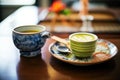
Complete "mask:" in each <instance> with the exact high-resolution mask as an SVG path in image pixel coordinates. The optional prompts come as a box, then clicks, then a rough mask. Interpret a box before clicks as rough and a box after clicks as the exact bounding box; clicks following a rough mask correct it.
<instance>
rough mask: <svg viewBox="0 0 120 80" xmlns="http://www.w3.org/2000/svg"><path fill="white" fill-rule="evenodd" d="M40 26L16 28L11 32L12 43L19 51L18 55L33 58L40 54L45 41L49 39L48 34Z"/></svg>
mask: <svg viewBox="0 0 120 80" xmlns="http://www.w3.org/2000/svg"><path fill="white" fill-rule="evenodd" d="M26 30H38V32H34V33H27V32H26V33H23V32H21V31H26ZM45 30H46V28H45V27H44V26H42V25H39V26H38V25H25V26H20V27H17V28H15V29H14V30H13V34H12V36H13V42H14V44H15V46H16V47H17V48H18V49H19V50H20V54H21V55H22V56H25V57H33V56H36V55H38V54H40V51H41V48H42V47H43V45H44V43H45V41H46V39H47V38H48V37H49V35H50V34H49V32H47V31H45Z"/></svg>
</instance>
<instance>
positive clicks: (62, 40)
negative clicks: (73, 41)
mask: <svg viewBox="0 0 120 80" xmlns="http://www.w3.org/2000/svg"><path fill="white" fill-rule="evenodd" d="M51 38H52V39H54V40H56V41H58V42H61V43H63V44H65V45H66V46H67V47H68V48H69V49H70V46H69V42H68V41H67V40H65V39H62V38H60V37H57V36H51Z"/></svg>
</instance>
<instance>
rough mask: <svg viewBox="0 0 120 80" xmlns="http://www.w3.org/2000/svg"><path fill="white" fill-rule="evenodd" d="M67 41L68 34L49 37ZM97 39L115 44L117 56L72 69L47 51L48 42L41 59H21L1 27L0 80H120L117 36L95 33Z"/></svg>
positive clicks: (9, 37)
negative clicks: (103, 61)
mask: <svg viewBox="0 0 120 80" xmlns="http://www.w3.org/2000/svg"><path fill="white" fill-rule="evenodd" d="M52 34H53V35H57V36H59V37H63V38H66V37H68V36H69V33H60V34H59V33H52ZM96 34H97V35H98V37H99V38H102V39H106V40H109V41H111V42H112V43H114V44H115V45H116V46H117V48H118V53H117V55H116V56H115V57H114V58H113V59H111V60H109V61H107V62H105V63H101V64H97V65H92V66H74V65H71V64H68V63H64V62H62V61H60V60H58V59H56V58H54V57H53V56H51V54H50V52H49V51H48V48H49V45H50V44H51V43H52V42H54V41H53V40H51V39H50V38H48V39H47V41H46V43H45V45H44V46H43V48H42V50H41V55H38V56H36V57H33V58H26V57H22V56H20V53H19V50H18V49H17V48H16V47H15V46H14V44H13V41H12V34H11V28H10V27H6V26H1V27H0V80H120V77H119V76H120V33H114V34H113V33H96Z"/></svg>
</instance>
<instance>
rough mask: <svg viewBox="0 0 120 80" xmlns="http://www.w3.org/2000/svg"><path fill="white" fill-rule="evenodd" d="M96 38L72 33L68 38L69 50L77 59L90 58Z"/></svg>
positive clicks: (83, 33)
mask: <svg viewBox="0 0 120 80" xmlns="http://www.w3.org/2000/svg"><path fill="white" fill-rule="evenodd" d="M97 39H98V37H97V36H96V35H95V34H92V33H85V32H79V33H73V34H71V35H70V36H69V40H70V48H71V51H72V53H73V54H75V56H77V57H90V56H92V53H93V52H94V51H95V49H96V41H97Z"/></svg>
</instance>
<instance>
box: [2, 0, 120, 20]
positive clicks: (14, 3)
mask: <svg viewBox="0 0 120 80" xmlns="http://www.w3.org/2000/svg"><path fill="white" fill-rule="evenodd" d="M53 1H54V0H0V21H2V20H3V19H5V18H6V17H7V16H9V15H10V14H11V13H13V12H14V11H15V10H17V9H18V8H20V7H22V6H25V5H35V6H38V7H49V6H50V5H51V3H52V2H53ZM62 1H63V2H64V3H66V5H67V7H72V8H73V9H76V10H77V9H79V7H80V6H79V4H78V1H79V0H62ZM89 2H90V4H91V5H90V7H89V8H95V6H96V7H99V8H106V7H114V8H119V7H120V0H89Z"/></svg>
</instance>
